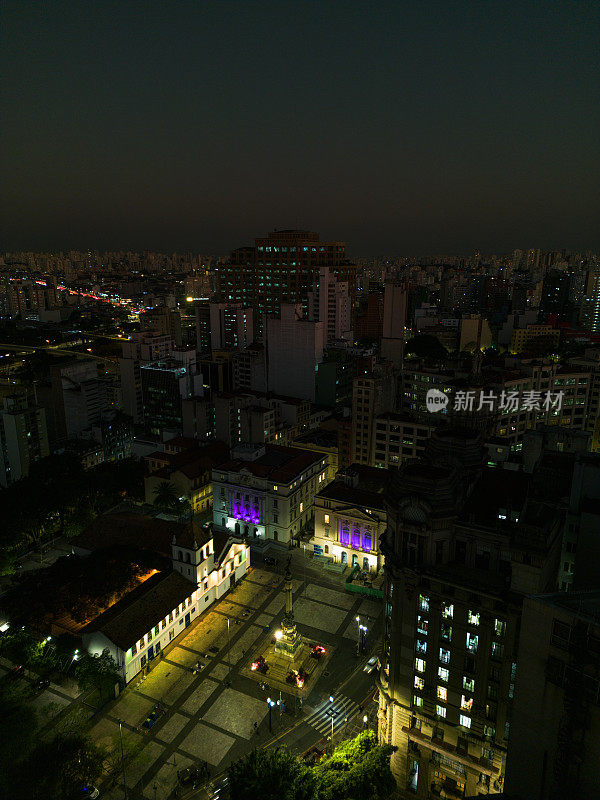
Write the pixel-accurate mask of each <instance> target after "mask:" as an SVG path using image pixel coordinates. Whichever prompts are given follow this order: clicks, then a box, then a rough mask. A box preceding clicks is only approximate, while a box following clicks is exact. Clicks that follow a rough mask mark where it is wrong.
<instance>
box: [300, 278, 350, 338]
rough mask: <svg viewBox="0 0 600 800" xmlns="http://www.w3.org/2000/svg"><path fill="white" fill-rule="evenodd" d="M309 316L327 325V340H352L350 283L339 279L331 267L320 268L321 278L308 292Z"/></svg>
mask: <svg viewBox="0 0 600 800" xmlns="http://www.w3.org/2000/svg"><path fill="white" fill-rule="evenodd" d="M308 318H309V319H310V320H314V321H317V322H322V323H324V325H325V342H326V344H329V343H331V342H334V341H335V340H336V339H345V340H347V341H350V342H351V341H352V339H353V336H352V330H351V328H352V298H351V297H350V293H349V290H348V283H347V282H345V281H339V280H337V279H336V277H335V276H334V275H333V273H332V272H331V270H330V269H329V267H321V268H320V269H319V280H318V282H317V283H315V284H314V286H313V290H312V292H309V293H308Z"/></svg>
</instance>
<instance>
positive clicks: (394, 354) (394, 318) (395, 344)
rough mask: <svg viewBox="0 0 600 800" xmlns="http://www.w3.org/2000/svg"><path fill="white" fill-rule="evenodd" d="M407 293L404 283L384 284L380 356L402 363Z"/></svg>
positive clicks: (395, 362)
mask: <svg viewBox="0 0 600 800" xmlns="http://www.w3.org/2000/svg"><path fill="white" fill-rule="evenodd" d="M407 309H408V292H407V288H406V284H405V283H386V285H385V292H384V298H383V337H382V339H381V356H382V358H387V359H389V360H390V361H392V362H394V364H398V365H400V364H401V363H402V356H403V353H404V330H405V328H406V322H407Z"/></svg>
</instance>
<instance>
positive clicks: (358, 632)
mask: <svg viewBox="0 0 600 800" xmlns="http://www.w3.org/2000/svg"><path fill="white" fill-rule="evenodd" d="M356 624H357V626H358V627H357V629H356V655H357V656H359V655H360V617H356Z"/></svg>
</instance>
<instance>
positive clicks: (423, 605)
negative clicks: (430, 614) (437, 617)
mask: <svg viewBox="0 0 600 800" xmlns="http://www.w3.org/2000/svg"><path fill="white" fill-rule="evenodd" d="M419 608H420V609H421V611H429V598H428V597H425V595H424V594H420V595H419Z"/></svg>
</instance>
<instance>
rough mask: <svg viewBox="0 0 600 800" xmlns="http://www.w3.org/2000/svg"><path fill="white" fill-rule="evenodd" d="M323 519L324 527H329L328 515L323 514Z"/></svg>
mask: <svg viewBox="0 0 600 800" xmlns="http://www.w3.org/2000/svg"><path fill="white" fill-rule="evenodd" d="M323 519H324V521H325V525H329V514H325V516H324V517H323Z"/></svg>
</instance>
